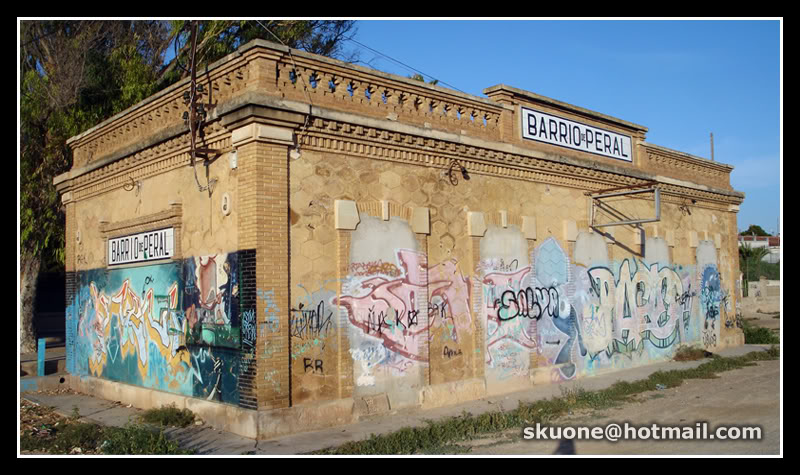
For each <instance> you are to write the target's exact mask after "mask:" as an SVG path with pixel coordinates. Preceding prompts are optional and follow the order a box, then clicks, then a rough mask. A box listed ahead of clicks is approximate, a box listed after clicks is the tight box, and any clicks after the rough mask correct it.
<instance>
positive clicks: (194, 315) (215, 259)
mask: <svg viewBox="0 0 800 475" xmlns="http://www.w3.org/2000/svg"><path fill="white" fill-rule="evenodd" d="M237 270H238V259H237V255H236V254H235V253H232V254H222V255H219V254H216V255H213V256H198V257H194V258H191V259H187V260H186V263H185V264H184V280H185V282H186V283H187V285H186V286H185V288H184V294H185V300H184V307H185V309H186V313H187V318H188V321H189V342H190V343H193V344H202V345H209V346H220V347H228V348H238V347H239V346H240V344H241V341H240V322H239V298H238V296H239V284H238V272H237Z"/></svg>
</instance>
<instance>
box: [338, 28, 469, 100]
mask: <svg viewBox="0 0 800 475" xmlns="http://www.w3.org/2000/svg"><path fill="white" fill-rule="evenodd" d="M345 39H346V40H347V41H352V42H353V43H355V44H357V45H359V46H361V47H362V48H366V49H368V50H370V51H372V52H373V53H375V54H379V55H381V56H383V57H384V58H386V59H388V60H390V61H393V62H395V63H397V64H399V65H400V66H403V67H404V68H407V69H410V70H411V71H414V72H415V73H418V74H421V75H422V76H424V77H429V78H431V79H433V80H434V81H437V82H439V83H442V84H444V85H445V86H447V87H450V88H452V89H454V90H456V91H458V92H461V93H464V94H466V92H464V91H462V90H461V89H459V88H457V87H455V86H453V85H452V84H448V83H446V82H444V81H442V80H440V79H438V78H435V77H433V76H431V75H430V74H425V73H423V72H422V71H420V70H418V69H414V68H412V67H411V66H409V65H407V64H405V63H403V62H401V61H398V60H396V59H394V58H392V57H391V56H389V55H386V54H383V53H381V52H380V51H378V50H376V49H373V48H370V47H369V46H367V45H365V44H362V43H359V42H358V41H356V40H354V39H352V38H345Z"/></svg>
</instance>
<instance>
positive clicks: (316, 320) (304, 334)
mask: <svg viewBox="0 0 800 475" xmlns="http://www.w3.org/2000/svg"><path fill="white" fill-rule="evenodd" d="M298 307H299V308H297V309H294V308H293V309H291V310H290V312H291V313H292V314H300V315H299V316H295V315H293V316H292V318H291V322H290V335H291V336H292V337H297V338H300V339H307V338H325V337H326V336H327V333H328V330H329V329H330V328H331V326H332V325H333V322H331V317H332V316H333V312H332V311H328V312H327V315H326V313H325V301H321V302H319V304H317V307H316V309H313V310H304V309H303V304H302V303H301V304H299V305H298Z"/></svg>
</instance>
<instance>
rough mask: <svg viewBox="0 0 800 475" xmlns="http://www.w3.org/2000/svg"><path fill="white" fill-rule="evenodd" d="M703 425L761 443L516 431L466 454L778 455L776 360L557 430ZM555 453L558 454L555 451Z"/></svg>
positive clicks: (576, 419)
mask: <svg viewBox="0 0 800 475" xmlns="http://www.w3.org/2000/svg"><path fill="white" fill-rule="evenodd" d="M700 421H707V422H708V424H709V430H711V429H713V428H716V427H719V426H732V425H735V426H737V427H743V426H758V427H761V429H762V437H761V440H739V441H721V440H687V441H674V440H632V441H619V442H608V441H583V440H579V441H574V443H569V442H566V443H563V444H561V445H560V441H555V440H547V441H536V440H524V439H523V437H522V431H521V430H517V431H512V432H506V433H503V434H497V435H496V436H494V437H490V438H485V439H481V440H474V441H471V442H470V443H469V444H464V445H469V446H470V447H472V450H470V452H469V454H472V455H508V454H515V455H532V454H537V455H547V454H554V453H562V454H563V453H566V454H579V455H588V454H592V455H595V454H608V455H624V454H632V455H715V454H741V455H778V454H780V453H781V438H780V429H781V414H780V361H765V362H761V363H758V364H757V365H756V366H751V367H747V368H742V369H738V370H733V371H728V372H724V373H721V374H720V378H719V379H714V380H689V381H686V382H684V383H683V385H681V386H680V387H677V388H673V389H666V390H663V391H652V392H649V393H643V394H641V395H639V397H637V400H636V402H632V403H627V404H624V405H623V406H621V407H619V408H615V409H610V410H604V411H602V412H592V411H589V412H583V413H577V414H573V415H572V416H570V417H567V418H565V419H563V420H561V421H559V425H560V426H562V427H578V426H590V427H595V426H599V427H604V426H606V425H607V424H609V423H619V424H624V423H625V422H628V423H630V424H632V425H637V426H642V425H646V426H651V425H652V424H653V423H656V422H657V423H658V424H660V425H662V426H667V425H669V426H695V424H696V423H697V422H700ZM559 451H560V452H559Z"/></svg>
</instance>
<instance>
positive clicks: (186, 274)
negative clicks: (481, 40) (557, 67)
mask: <svg viewBox="0 0 800 475" xmlns="http://www.w3.org/2000/svg"><path fill="white" fill-rule="evenodd" d="M199 82H200V83H201V84H203V85H204V87H205V91H207V97H206V99H207V100H208V101H209V102H210V103H211V104H213V108H211V109H210V114H209V115H208V117H207V118H206V120H205V122H204V124H203V128H202V142H201V146H202V147H204V148H208V149H214V150H216V151H217V152H216V153H212V154H210V155H209V158H208V159H206V160H197V161H196V162H195V163H194V164H193V163H192V160H191V159H190V157H191V153H190V147H191V143H190V142H191V134H190V132H189V129H188V127H187V125H186V123H185V122H184V119H183V118H182V114H183V112H184V111H185V110H186V106H185V104H184V102H183V100H182V97H183V94H184V92H185V91H186V90H187V88H188V87H189V83H188V82H187V81H184V82H181V83H178V84H176V85H174V86H173V87H171V88H169V89H167V90H164V91H162V92H160V93H158V94H157V95H155V96H153V97H151V98H149V99H148V100H146V101H144V102H142V103H140V104H138V105H136V106H134V107H132V108H130V109H128V110H127V111H125V112H123V113H121V114H119V115H117V116H115V117H112V118H111V119H109V120H107V121H105V122H103V123H101V124H99V125H98V126H96V127H94V128H92V129H91V130H88V131H86V132H85V133H83V134H81V135H79V136H76V137H73V138H72V139H70V141H69V146H70V147H71V148H72V150H73V153H74V166H73V168H72V170H71V171H70V172H69V173H66V174H64V175H62V176H60V177H58V178H56V180H55V183H56V185H57V187H58V189H59V191H60V192H61V194H62V199H63V203H64V205H65V207H66V214H67V230H66V233H67V243H68V244H67V249H66V261H67V264H66V265H67V274H68V282H67V350H68V361H67V365H68V370H69V372H70V373H71V375H72V376H71V384H73V386H75V387H78V388H81V389H83V390H86V391H91V392H95V393H97V394H98V395H100V396H103V397H107V398H112V399H114V400H121V401H123V402H125V401H127V402H128V403H132V404H134V405H136V406H138V407H151V406H160V405H163V404H168V403H175V404H177V405H178V406H179V407H187V408H189V409H192V410H194V411H196V412H199V413H200V414H201V415H202V417H203V418H204V419H206V420H207V421H209V422H210V423H211V424H214V425H216V426H218V427H220V428H222V429H225V430H230V431H233V432H237V433H240V434H243V435H246V436H250V437H258V438H268V437H272V436H276V435H279V434H283V433H288V432H297V431H303V430H311V429H315V428H320V427H326V426H331V425H336V424H344V423H348V422H352V421H355V420H357V419H358V418H359V417H361V416H363V415H366V414H375V413H380V412H383V411H387V410H390V409H395V408H401V407H408V406H421V407H436V406H441V405H446V404H452V403H456V402H459V401H463V400H469V399H477V398H481V397H485V396H487V395H492V394H500V393H504V392H508V391H513V390H518V389H524V388H527V387H530V386H531V385H533V384H550V383H555V382H558V381H563V380H570V379H574V378H582V377H589V376H591V375H594V374H598V373H600V372H605V371H614V370H618V369H622V368H626V367H630V366H636V365H642V364H648V363H650V362H655V361H659V360H664V359H668V358H670V357H671V356H672V355H673V354H674V352H675V351H676V349H677V348H678V347H679V346H682V345H693V346H700V347H705V348H710V349H714V348H720V347H723V346H729V345H738V344H742V343H743V336H742V332H741V330H740V329H739V328H737V325H736V321H735V316H734V312H733V311H732V309H733V308H735V307H736V298H737V295H738V293H737V291H736V289H735V282H736V278H735V276H738V274H739V269H738V259H737V256H738V251H737V247H738V246H737V240H736V235H737V223H736V213H737V211H738V207H739V205H740V204H741V202H742V200H743V199H744V195H743V194H742V193H740V192H737V191H735V190H733V189H732V187H731V185H730V172H731V170H732V167H730V166H727V165H724V164H722V163H718V162H713V161H709V160H705V159H702V158H698V157H694V156H691V155H688V154H685V153H681V152H677V151H674V150H670V149H667V148H664V147H660V146H656V145H653V144H650V143H647V142H646V141H645V138H646V132H647V129H646V128H645V127H642V126H640V125H636V124H633V123H630V122H627V121H624V120H620V119H616V118H613V117H609V116H606V115H603V114H599V113H596V112H593V111H589V110H586V109H583V108H580V107H576V106H572V105H569V104H565V103H562V102H559V101H556V100H553V99H549V98H546V97H542V96H539V95H536V94H533V93H530V92H526V91H523V90H519V89H516V88H512V87H509V86H505V85H499V86H495V87H491V88H488V89H486V90H485V91H484V93H485V94H486V96H487V98H482V97H475V96H471V95H467V94H462V93H457V92H454V91H451V90H447V89H443V88H440V87H437V86H432V85H428V84H425V83H422V82H418V81H414V80H410V79H406V78H403V77H398V76H394V75H389V74H385V73H381V72H378V71H374V70H370V69H367V68H362V67H357V66H353V65H349V64H346V63H342V62H339V61H335V60H331V59H328V58H324V57H319V56H315V55H311V54H307V53H303V52H299V51H295V50H289V49H288V48H284V47H282V46H278V45H275V44H272V43H268V42H264V41H255V42H252V43H249V44H247V45H245V46H243V47H241V48H240V49H239V50H238V51H237V52H236V53H235V54H232V55H230V56H228V57H226V58H224V59H223V60H221V61H219V62H217V63H216V64H214V65H212V66H211V67H209V68H208V70H207V71H204V72H203V74H202V75H200V79H199ZM631 192H636V194H631ZM620 221H621V222H633V224H620V225H615V226H607V225H608V224H609V223H612V222H620ZM637 221H641V222H637Z"/></svg>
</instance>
